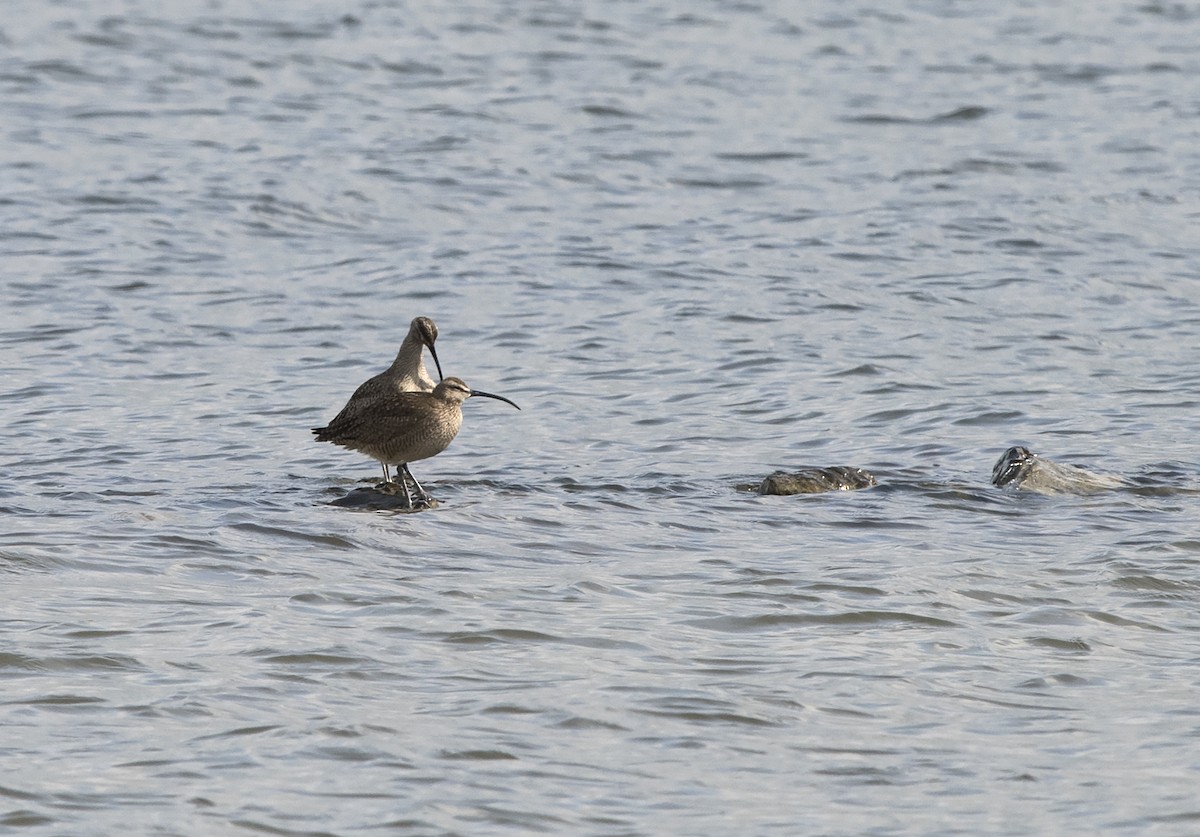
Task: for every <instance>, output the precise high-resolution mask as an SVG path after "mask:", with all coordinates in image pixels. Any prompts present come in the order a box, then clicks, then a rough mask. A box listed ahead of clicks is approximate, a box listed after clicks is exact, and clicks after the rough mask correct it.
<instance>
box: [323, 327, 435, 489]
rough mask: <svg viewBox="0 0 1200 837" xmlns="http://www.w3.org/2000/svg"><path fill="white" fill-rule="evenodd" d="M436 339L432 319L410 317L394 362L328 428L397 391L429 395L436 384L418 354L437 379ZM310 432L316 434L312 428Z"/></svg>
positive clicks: (387, 474)
mask: <svg viewBox="0 0 1200 837" xmlns="http://www.w3.org/2000/svg"><path fill="white" fill-rule="evenodd" d="M437 336H438V330H437V326H436V325H434V322H433V320H431V319H429V318H428V317H415V318H413V321H412V322H411V323H410V324H409V326H408V335H407V336H406V337H405V338H404V342H403V343H401V344H400V351H398V352H396V359H395V360H393V361H392V365H391V366H389V367H388V368H387V369H385V370H384V371H383V372H380V373H379V374H378V375H376V376H374V377H373V378H368V379H367V380H366V381H363V382H362V383H361V384H359V386H358V389H356V390H354V394H353V395H351V396H350V400H349V401H347V402H346V406H345V407H343V408H342V411H341V412H340V413H338V414H337V416H336V417H335V418H334V420H333V421H331V422H329V427H334V426H335V425H343V424H348V423H350V422H351V421H352V420H353V419H354V418H355V417H356V416H358V415H359V414H360V413H362V412H363V411H364V410H369V409H371V407H372V405H374V404H375V403H376V402H377V401H379V399H381V398H384V397H386V396H388V395H392V394H396V393H400V392H432V391H433V388H434V387H435V386H436V384H435V383H434V382H433V378H431V377H429V372H428V371H426V369H425V361H424V359H423V358H422V353H423V350H424V349H426V348H428V349H429V355H430V357H432V358H433V362H434V364H435V365H436V366H437V371H438V378H439V379H440V378H441V377H442V364H441V361H439V360H438V356H437V350H436V349H434V347H433V344H434V343H435V342H436V341H437ZM313 432H314V433H315V432H317V431H316V430H315V429H314V431H313ZM383 481H384V482H391V481H392V475H391V473H390V472H389V471H388V466H387V463H386V462H385V463H383Z"/></svg>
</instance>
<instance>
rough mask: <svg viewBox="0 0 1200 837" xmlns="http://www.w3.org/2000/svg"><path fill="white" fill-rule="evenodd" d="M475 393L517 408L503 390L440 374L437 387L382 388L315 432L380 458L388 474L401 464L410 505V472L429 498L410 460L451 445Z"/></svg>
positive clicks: (420, 496) (420, 494) (322, 438)
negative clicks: (466, 403)
mask: <svg viewBox="0 0 1200 837" xmlns="http://www.w3.org/2000/svg"><path fill="white" fill-rule="evenodd" d="M473 395H479V396H483V397H485V398H495V399H496V400H498V401H504V402H506V403H508V404H512V405H513V406H514V407H517V405H516V404H514V403H513V402H512V401H509V400H508V399H507V398H505V397H504V396H502V395H492V394H491V393H490V392H482V391H480V390H477V389H471V388H470V387H469V386H467V384H466V382H465V381H463V380H462V378H454V377H450V378H444V379H442V382H441V383H440V384H438V385H437V386H436V387H434V388H433V392H396V391H395V390H392V391H390V392H388V391H384V392H381V393H379V394H378V395H376V396H374V397H373V398H371V399H369V400H365V401H364V403H363V404H361V405H360V406H359V408H358V409H356V410H354V411H352V412H350V413H347V411H346V410H343V411H342V412H341V413H339V414H338V416H337V418H335V419H334V420H333V421H331V422H330V423H329V424H328V426H326V427H317V428H314V429H313V433H315V434H316V437H317V441H318V442H332V443H333V444H335V445H340V446H342V447H344V448H349V449H350V450H356V451H359V452H361V453H365V454H366V455H367V456H369V457H371V458H372V459H377V460H379V462H380V463H381V464H382V465H383V469H384V474H385V476H386V475H387V473H388V471H387V466H388V465H395V466H397V469H398V476H399V478H400V480H399V485H400V487H401V489H402V490H403V492H404V496H405V498H406V499H407V501H408V505H409V506H410V507H411V506H412V498H411V496H410V495H409V493H408V486H407V485H406V484H405V481H404V480H405V477H406V476H407V477H408V479H410V480H412V483H413V486H415V488H416V491H417V498H418V499H420V500H428V499H430V498H429V495H428V494H426V493H425V489H423V488H421V484H420V483H419V482H417V480H416V479H415V478H414V477H413V475H412V472H411V471H409V470H408V463H410V462H416V461H417V460H419V459H428V458H429V457H431V456H437V455H438V454H439V453H441V452H442V451H444V450H445V449H446V448H448V447H449V446H450V443H451V442H452V441H454V437H455V436H457V435H458V431H459V428H461V427H462V404H463V402H464V401H466V400H467V399H468V398H470V397H471V396H473ZM517 409H518V410H519V409H521V408H520V407H517ZM387 481H388V482H390V481H391V480H387Z"/></svg>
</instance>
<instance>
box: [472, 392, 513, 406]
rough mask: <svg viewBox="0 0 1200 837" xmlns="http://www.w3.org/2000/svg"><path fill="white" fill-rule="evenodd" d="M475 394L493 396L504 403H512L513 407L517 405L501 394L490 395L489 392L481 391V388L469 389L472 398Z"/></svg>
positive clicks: (486, 396) (485, 396)
mask: <svg viewBox="0 0 1200 837" xmlns="http://www.w3.org/2000/svg"><path fill="white" fill-rule="evenodd" d="M476 395H482V396H483V397H484V398H495V399H496V400H497V401H503V402H504V403H505V404H512V405H513V406H514V407H517V405H516V402H514V401H509V400H508V399H507V398H505V397H504V396H503V395H492V394H491V393H490V392H483V391H482V390H478V389H473V390H471V397H472V398H474V397H475V396H476ZM517 409H518V410H519V409H521V408H520V407H517Z"/></svg>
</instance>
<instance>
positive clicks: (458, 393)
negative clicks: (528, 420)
mask: <svg viewBox="0 0 1200 837" xmlns="http://www.w3.org/2000/svg"><path fill="white" fill-rule="evenodd" d="M433 396H434V398H440V399H442V400H443V401H449V402H450V403H452V404H455V405H458V404H462V403H463V402H464V401H466V400H467V399H468V398H472V397H474V396H480V397H483V398H495V399H496V400H497V401H503V402H504V403H505V404H512V406H514V407H517V405H516V402H514V401H510V400H508V399H507V398H505V397H504V396H503V395H493V394H492V393H490V392H484V391H483V390H481V389H471V388H470V387H469V386H467V382H466V381H464V380H463V379H462V378H455V377H454V376H451V377H449V378H442V382H441V383H440V384H438V385H437V386H436V387H434V389H433ZM517 409H518V410H519V409H521V408H520V407H517Z"/></svg>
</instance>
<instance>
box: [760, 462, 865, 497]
mask: <svg viewBox="0 0 1200 837" xmlns="http://www.w3.org/2000/svg"><path fill="white" fill-rule="evenodd" d="M877 484H878V483H877V481H876V480H875V477H874V476H873V475H872V474H870V473H869V472H867V471H864V470H863V469H862V468H852V467H850V466H847V465H835V466H833V467H831V468H815V467H814V468H801V469H800V470H799V471H791V472H788V471H776V472H775V473H773V474H771V475H770V476H768V477H766V478H765V479H764V480H763V481H762V484H761V485H759V487H758V493H759V494H820V493H822V492H825V491H854V490H856V489H859V488H870V487H871V486H872V485H877Z"/></svg>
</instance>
